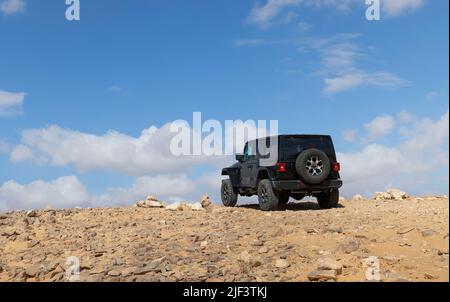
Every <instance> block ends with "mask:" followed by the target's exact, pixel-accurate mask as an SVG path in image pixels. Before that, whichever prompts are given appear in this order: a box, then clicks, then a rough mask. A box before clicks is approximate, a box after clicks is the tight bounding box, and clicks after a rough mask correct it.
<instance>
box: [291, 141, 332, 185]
mask: <svg viewBox="0 0 450 302" xmlns="http://www.w3.org/2000/svg"><path fill="white" fill-rule="evenodd" d="M295 169H296V171H297V173H298V175H299V176H300V178H301V179H302V180H303V181H304V182H306V183H309V184H313V185H315V184H320V183H321V182H323V181H324V180H325V179H327V178H328V176H329V175H330V171H331V163H330V159H329V158H328V156H327V155H326V154H325V153H324V152H323V151H320V150H317V149H308V150H305V151H303V152H302V153H300V155H299V156H298V157H297V160H296V161H295Z"/></svg>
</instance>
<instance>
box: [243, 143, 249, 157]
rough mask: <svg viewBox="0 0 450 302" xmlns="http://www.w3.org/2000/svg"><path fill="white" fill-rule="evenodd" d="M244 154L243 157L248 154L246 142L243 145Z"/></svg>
mask: <svg viewBox="0 0 450 302" xmlns="http://www.w3.org/2000/svg"><path fill="white" fill-rule="evenodd" d="M244 156H245V157H247V156H248V143H247V144H245V147H244Z"/></svg>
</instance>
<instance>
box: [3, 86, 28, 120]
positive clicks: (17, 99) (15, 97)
mask: <svg viewBox="0 0 450 302" xmlns="http://www.w3.org/2000/svg"><path fill="white" fill-rule="evenodd" d="M25 96H26V93H24V92H8V91H4V90H0V117H2V116H11V115H17V114H21V113H22V104H23V101H24V99H25Z"/></svg>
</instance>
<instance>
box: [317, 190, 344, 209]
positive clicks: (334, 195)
mask: <svg viewBox="0 0 450 302" xmlns="http://www.w3.org/2000/svg"><path fill="white" fill-rule="evenodd" d="M317 201H318V202H319V206H320V208H322V209H332V208H336V207H337V205H338V203H339V190H338V189H335V190H333V191H331V192H326V193H320V194H318V195H317Z"/></svg>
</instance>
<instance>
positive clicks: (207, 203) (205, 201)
mask: <svg viewBox="0 0 450 302" xmlns="http://www.w3.org/2000/svg"><path fill="white" fill-rule="evenodd" d="M200 204H201V205H202V207H203V208H207V207H209V206H210V205H211V204H212V201H211V198H209V196H208V194H205V195H203V197H202V200H201V201H200Z"/></svg>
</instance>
